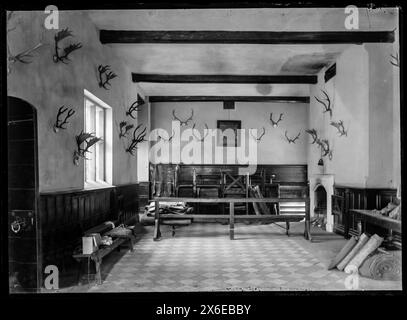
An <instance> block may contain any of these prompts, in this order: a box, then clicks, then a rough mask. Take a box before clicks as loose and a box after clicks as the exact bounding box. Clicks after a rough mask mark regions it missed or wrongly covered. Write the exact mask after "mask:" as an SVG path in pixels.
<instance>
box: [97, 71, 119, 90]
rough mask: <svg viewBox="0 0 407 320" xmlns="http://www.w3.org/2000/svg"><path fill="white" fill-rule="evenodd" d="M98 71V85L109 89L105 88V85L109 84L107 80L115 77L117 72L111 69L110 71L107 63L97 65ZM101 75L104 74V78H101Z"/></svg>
mask: <svg viewBox="0 0 407 320" xmlns="http://www.w3.org/2000/svg"><path fill="white" fill-rule="evenodd" d="M98 72H99V87H101V88H104V89H106V90H109V88H107V87H106V86H107V85H109V86H110V85H111V84H110V82H109V81H110V80H112V79H114V78H116V77H117V74H115V73H114V72H113V71H111V69H110V66H109V65H106V66H102V65H99V66H98ZM103 75H104V79H103Z"/></svg>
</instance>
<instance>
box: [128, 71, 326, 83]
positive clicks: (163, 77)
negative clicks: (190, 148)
mask: <svg viewBox="0 0 407 320" xmlns="http://www.w3.org/2000/svg"><path fill="white" fill-rule="evenodd" d="M132 80H133V82H156V83H284V84H286V83H296V84H299V83H306V84H315V83H317V80H318V79H317V76H313V75H311V76H310V75H274V76H252V75H219V74H215V75H205V74H196V75H195V74H192V75H191V74H189V75H187V74H185V75H184V74H182V75H178V74H177V75H176V74H144V73H132Z"/></svg>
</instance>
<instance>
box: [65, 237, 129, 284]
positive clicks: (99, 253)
mask: <svg viewBox="0 0 407 320" xmlns="http://www.w3.org/2000/svg"><path fill="white" fill-rule="evenodd" d="M112 239H113V243H112V244H111V245H110V246H102V247H100V248H99V249H97V250H96V251H95V252H93V253H91V254H83V253H74V254H73V255H72V257H73V258H74V259H75V260H77V261H78V262H81V263H82V262H83V261H85V260H87V261H88V263H89V261H90V260H92V261H93V262H94V264H95V270H96V282H97V284H102V274H101V270H100V267H101V265H102V261H103V258H104V257H106V256H107V255H108V254H109V253H111V252H113V251H114V250H115V249H118V250H120V246H121V245H124V244H129V247H130V250H131V251H134V243H135V239H136V237H135V236H134V235H132V234H130V235H120V236H115V237H114V238H113V237H112ZM88 277H89V269H88Z"/></svg>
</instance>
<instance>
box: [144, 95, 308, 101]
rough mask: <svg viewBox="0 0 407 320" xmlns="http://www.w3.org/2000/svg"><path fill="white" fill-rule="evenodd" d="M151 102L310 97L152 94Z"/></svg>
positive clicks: (286, 99)
mask: <svg viewBox="0 0 407 320" xmlns="http://www.w3.org/2000/svg"><path fill="white" fill-rule="evenodd" d="M149 101H150V102H214V101H221V102H222V101H235V102H288V103H309V97H298V96H150V97H149Z"/></svg>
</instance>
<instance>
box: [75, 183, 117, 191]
mask: <svg viewBox="0 0 407 320" xmlns="http://www.w3.org/2000/svg"><path fill="white" fill-rule="evenodd" d="M113 187H114V185H112V184H109V183H106V182H85V185H84V187H83V189H84V190H96V189H106V188H113Z"/></svg>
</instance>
